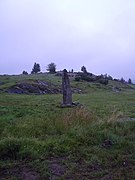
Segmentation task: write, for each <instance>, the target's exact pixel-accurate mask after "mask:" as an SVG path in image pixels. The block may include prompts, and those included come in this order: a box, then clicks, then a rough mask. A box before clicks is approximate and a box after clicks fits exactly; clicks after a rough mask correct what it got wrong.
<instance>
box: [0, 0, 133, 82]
mask: <svg viewBox="0 0 135 180" xmlns="http://www.w3.org/2000/svg"><path fill="white" fill-rule="evenodd" d="M34 62H37V63H39V64H40V65H41V70H42V71H43V72H44V71H46V66H47V64H49V63H50V62H54V63H55V64H56V65H57V69H58V70H61V69H64V68H67V70H69V69H72V68H73V69H74V70H75V71H79V70H80V68H81V66H83V65H84V66H86V68H87V70H88V71H90V72H92V73H94V74H105V73H108V74H110V75H112V76H113V77H116V78H121V77H124V78H125V79H127V78H129V77H131V78H132V79H135V0H0V74H20V73H22V71H23V70H26V71H28V72H30V71H31V69H32V67H33V64H34Z"/></svg>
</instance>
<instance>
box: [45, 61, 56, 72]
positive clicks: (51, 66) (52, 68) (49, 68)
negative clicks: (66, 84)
mask: <svg viewBox="0 0 135 180" xmlns="http://www.w3.org/2000/svg"><path fill="white" fill-rule="evenodd" d="M46 70H47V71H49V72H50V73H51V74H53V73H56V65H55V64H54V63H53V62H52V63H50V64H48V66H47V68H46Z"/></svg>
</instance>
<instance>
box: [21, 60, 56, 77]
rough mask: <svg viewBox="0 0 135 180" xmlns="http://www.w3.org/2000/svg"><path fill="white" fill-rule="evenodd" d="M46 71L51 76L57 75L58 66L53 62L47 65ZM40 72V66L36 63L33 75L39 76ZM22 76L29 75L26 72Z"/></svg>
mask: <svg viewBox="0 0 135 180" xmlns="http://www.w3.org/2000/svg"><path fill="white" fill-rule="evenodd" d="M46 70H47V71H48V72H49V73H51V74H53V73H56V65H55V64H54V63H53V62H52V63H50V64H48V65H47V68H46ZM40 71H41V68H40V64H39V63H36V62H35V63H34V65H33V68H32V71H31V74H37V73H39V72H40ZM22 74H24V75H27V74H28V73H27V72H26V71H23V72H22Z"/></svg>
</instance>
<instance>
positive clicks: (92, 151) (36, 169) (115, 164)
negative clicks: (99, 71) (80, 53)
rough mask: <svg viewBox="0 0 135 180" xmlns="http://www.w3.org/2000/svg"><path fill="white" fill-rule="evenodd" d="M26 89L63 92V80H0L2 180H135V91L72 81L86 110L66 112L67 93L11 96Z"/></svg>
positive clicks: (75, 97) (114, 84) (46, 77)
mask: <svg viewBox="0 0 135 180" xmlns="http://www.w3.org/2000/svg"><path fill="white" fill-rule="evenodd" d="M20 83H22V84H23V85H24V86H25V85H26V84H25V83H28V84H32V85H33V86H34V85H35V84H38V85H39V84H41V86H42V85H43V84H44V86H45V87H46V86H47V87H49V88H50V86H52V87H53V88H60V87H61V77H57V76H55V75H49V74H46V75H45V74H38V75H28V76H24V75H23V76H22V75H20V76H0V89H1V92H0V178H1V179H4V180H5V179H23V180H28V179H29V180H33V179H102V180H108V179H114V180H118V179H127V180H131V179H135V171H134V169H135V121H134V119H135V89H134V85H128V84H121V83H119V82H118V83H117V82H114V81H109V83H108V84H107V85H103V84H100V83H93V82H86V81H80V82H76V81H74V79H73V78H71V85H72V87H73V88H75V89H81V90H82V92H83V93H80V94H79V93H74V94H73V101H76V102H79V103H81V104H82V105H83V106H81V107H74V108H60V106H59V104H60V103H61V101H62V94H61V93H58V94H48V93H47V94H40V96H38V95H36V94H37V93H30V94H25V93H21V94H16V93H8V92H6V91H7V90H8V89H10V88H11V87H18V85H19V86H20ZM19 88H21V87H19ZM113 88H116V89H117V88H118V89H120V90H119V91H114V89H113Z"/></svg>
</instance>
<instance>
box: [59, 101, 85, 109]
mask: <svg viewBox="0 0 135 180" xmlns="http://www.w3.org/2000/svg"><path fill="white" fill-rule="evenodd" d="M77 106H78V107H82V106H83V105H82V104H80V103H79V102H73V103H72V104H61V105H60V107H61V108H72V107H77Z"/></svg>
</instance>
